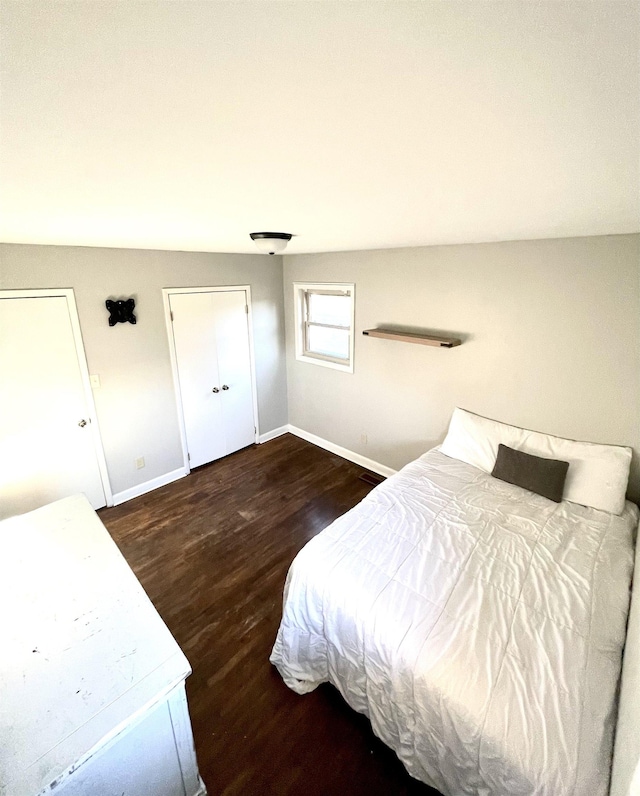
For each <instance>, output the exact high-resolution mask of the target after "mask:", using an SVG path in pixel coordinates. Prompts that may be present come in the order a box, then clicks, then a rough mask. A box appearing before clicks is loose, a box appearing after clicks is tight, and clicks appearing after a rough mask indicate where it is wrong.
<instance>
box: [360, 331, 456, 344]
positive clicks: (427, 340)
mask: <svg viewBox="0 0 640 796" xmlns="http://www.w3.org/2000/svg"><path fill="white" fill-rule="evenodd" d="M362 334H364V335H366V336H367V337H382V338H383V339H385V340H399V341H400V342H402V343H418V345H433V346H438V347H439V348H453V347H454V346H457V345H460V344H461V343H462V340H460V339H459V338H457V337H436V336H435V335H433V334H414V333H413V332H396V331H395V330H393V329H365V331H363V332H362Z"/></svg>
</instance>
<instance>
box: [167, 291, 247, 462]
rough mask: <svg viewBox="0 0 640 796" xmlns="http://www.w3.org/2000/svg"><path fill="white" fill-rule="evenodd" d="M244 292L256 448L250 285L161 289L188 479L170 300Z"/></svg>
mask: <svg viewBox="0 0 640 796" xmlns="http://www.w3.org/2000/svg"><path fill="white" fill-rule="evenodd" d="M240 290H244V293H245V300H246V302H247V307H248V312H247V334H248V335H249V367H250V371H251V395H252V398H253V426H254V428H255V435H254V442H255V443H256V444H257V443H258V441H259V439H260V426H259V422H258V389H257V385H256V363H255V355H254V346H253V315H252V306H251V285H216V286H215V287H164V288H162V303H163V305H164V322H165V326H166V328H167V339H168V341H169V357H170V359H171V374H172V376H173V390H174V394H175V397H176V407H177V409H178V426H179V428H180V442H181V444H182V458H183V462H184V468H185V470H186V472H187V475H188V474H189V473H190V472H191V466H190V464H189V450H188V447H187V429H186V426H185V422H184V408H183V404H182V394H181V392H180V378H179V374H178V357H177V355H176V343H175V340H174V339H173V325H172V320H171V304H170V297H171V296H172V295H176V294H184V293H230V292H231V291H235V292H238V291H240Z"/></svg>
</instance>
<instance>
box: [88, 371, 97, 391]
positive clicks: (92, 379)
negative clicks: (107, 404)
mask: <svg viewBox="0 0 640 796" xmlns="http://www.w3.org/2000/svg"><path fill="white" fill-rule="evenodd" d="M89 381H90V382H91V387H92V389H94V390H99V389H100V376H98V374H97V373H96V374H95V375H93V376H89Z"/></svg>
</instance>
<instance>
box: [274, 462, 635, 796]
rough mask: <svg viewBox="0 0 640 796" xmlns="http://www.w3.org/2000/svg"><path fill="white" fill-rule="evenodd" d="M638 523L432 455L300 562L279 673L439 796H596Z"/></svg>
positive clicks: (604, 774)
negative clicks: (336, 709)
mask: <svg viewBox="0 0 640 796" xmlns="http://www.w3.org/2000/svg"><path fill="white" fill-rule="evenodd" d="M637 524H638V509H637V507H636V506H635V505H633V504H631V503H627V504H626V507H625V510H624V512H623V513H622V515H621V516H616V515H612V514H609V513H606V512H602V511H597V510H595V509H589V508H585V507H582V506H578V505H576V504H572V503H568V502H562V503H560V504H555V503H552V502H550V501H548V500H546V499H545V498H542V497H539V496H537V495H534V494H533V493H531V492H528V491H526V490H523V489H520V488H519V487H515V486H512V485H510V484H506V483H504V482H502V481H498V480H496V479H494V478H492V477H491V476H490V475H488V474H487V473H484V472H482V471H480V470H478V469H477V468H475V467H472V466H471V465H468V464H465V463H463V462H460V461H458V460H456V459H452V458H449V457H447V456H445V455H444V454H442V453H440V452H439V451H437V450H434V451H430V452H429V453H427V454H425V455H424V456H423V457H421V458H420V459H418V460H417V461H415V462H413V463H411V464H409V465H407V467H405V468H404V469H403V470H401V471H400V472H399V473H398V474H397V475H395V476H393V477H392V478H390V479H388V480H387V481H386V482H384V483H383V484H382V485H381V486H379V487H378V488H376V489H375V490H373V491H372V492H371V493H370V494H369V495H368V496H367V497H366V498H365V499H364V500H363V501H362V502H361V503H360V504H359V505H358V506H356V507H355V508H354V509H352V510H351V511H349V512H348V513H347V514H345V515H344V516H342V517H340V518H339V519H338V520H336V521H335V522H334V523H332V524H331V525H330V526H329V527H328V528H327V529H326V530H325V531H323V532H322V533H321V534H319V535H318V536H316V537H315V538H314V539H312V540H311V541H310V542H309V543H308V544H307V545H306V546H305V547H304V548H303V550H301V552H300V553H299V554H298V556H297V557H296V559H295V561H294V562H293V564H292V566H291V569H290V571H289V575H288V577H287V582H286V586H285V598H284V611H283V618H282V622H281V625H280V629H279V631H278V635H277V638H276V642H275V645H274V648H273V652H272V655H271V661H272V663H273V664H275V666H276V667H277V668H278V670H279V672H280V673H281V675H282V677H283V679H284V681H285V682H286V683H287V685H288V686H289V687H290V688H292V689H293V690H294V691H296V692H298V693H301V694H302V693H306V692H308V691H311V690H313V689H315V688H316V687H317V686H318V685H319V684H321V683H323V682H331V683H333V684H334V685H335V686H336V687H337V688H338V689H339V690H340V692H341V693H342V695H343V696H344V698H345V699H346V700H347V702H348V703H349V704H350V705H351V706H352V707H353V708H354V709H355V710H357V711H359V712H361V713H364V714H366V715H367V716H368V717H369V718H370V720H371V723H372V726H373V729H374V731H375V733H376V734H377V735H378V736H379V737H380V738H381V739H382V740H383V741H385V743H387V744H388V745H389V746H391V747H392V748H393V749H395V751H396V752H397V754H398V756H399V757H400V759H401V760H402V761H403V763H404V764H405V766H406V768H407V770H408V771H409V773H410V774H412V775H413V776H414V777H416V778H418V779H420V780H422V781H424V782H426V783H427V784H429V785H432V786H433V787H435V788H437V789H438V790H439V791H440V792H441V793H442V794H445V796H454V795H455V796H460V795H461V794H474V795H476V794H477V795H478V796H482V795H484V794H486V796H489V794H491V796H501V795H504V796H543V794H544V796H563V795H564V794H572V795H573V796H604V795H605V794H606V793H607V790H608V783H609V776H610V766H611V753H612V742H613V731H614V727H615V719H616V695H617V687H618V681H619V676H620V666H621V653H622V648H623V644H624V634H625V626H626V619H627V613H628V606H629V586H630V580H631V574H632V570H633V545H634V538H635V529H636V527H637Z"/></svg>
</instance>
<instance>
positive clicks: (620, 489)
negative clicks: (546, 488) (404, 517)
mask: <svg viewBox="0 0 640 796" xmlns="http://www.w3.org/2000/svg"><path fill="white" fill-rule="evenodd" d="M500 443H502V444H503V445H508V446H509V447H510V448H514V449H515V450H519V451H524V452H525V453H531V454H533V455H534V456H545V457H546V458H548V459H560V460H561V461H564V462H569V471H568V472H567V480H566V481H565V486H564V495H563V500H570V501H571V502H572V503H580V504H581V505H582V506H591V507H592V508H594V509H600V510H602V511H608V512H610V513H611V514H621V513H622V511H623V510H624V501H625V494H626V492H627V484H628V482H629V467H630V465H631V448H624V447H622V446H620V445H598V444H596V443H594V442H576V441H575V440H571V439H563V438H562V437H554V436H551V435H550V434H541V433H540V432H538V431H527V430H526V429H523V428H518V427H517V426H509V425H507V424H506V423H499V422H498V421H497V420H489V419H488V418H486V417H481V416H480V415H474V414H473V413H472V412H467V411H465V410H464V409H455V410H454V412H453V415H452V417H451V423H450V424H449V431H448V433H447V437H446V439H445V441H444V442H443V443H442V445H441V447H440V450H441V451H442V453H444V454H446V455H447V456H451V457H452V458H454V459H460V460H461V461H463V462H467V464H472V465H473V466H474V467H478V468H479V469H480V470H484V471H485V472H487V473H490V472H491V471H492V470H493V466H494V465H495V463H496V456H497V455H498V445H499V444H500Z"/></svg>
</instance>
